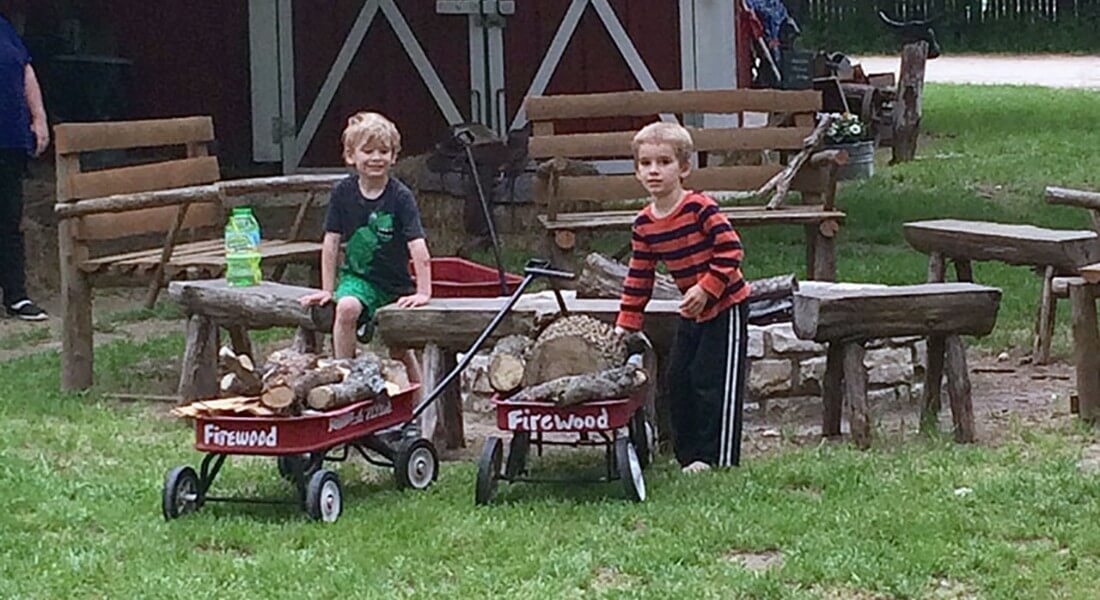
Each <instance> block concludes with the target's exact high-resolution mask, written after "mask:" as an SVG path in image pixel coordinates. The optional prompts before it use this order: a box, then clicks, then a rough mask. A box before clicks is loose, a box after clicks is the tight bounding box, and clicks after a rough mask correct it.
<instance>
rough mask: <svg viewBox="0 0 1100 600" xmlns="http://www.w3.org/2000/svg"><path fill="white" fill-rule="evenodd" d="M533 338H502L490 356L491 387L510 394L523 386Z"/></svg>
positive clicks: (521, 336)
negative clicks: (525, 367) (528, 352)
mask: <svg viewBox="0 0 1100 600" xmlns="http://www.w3.org/2000/svg"><path fill="white" fill-rule="evenodd" d="M531 344H532V340H531V338H529V337H527V336H525V335H510V336H507V337H504V338H501V340H500V341H499V342H497V343H496V346H494V347H493V351H492V353H491V354H490V355H489V368H488V372H489V373H488V374H489V385H490V386H491V387H492V388H493V389H494V390H496V391H498V392H500V393H502V394H510V393H512V392H514V391H515V390H516V389H518V388H519V387H520V386H521V385H523V368H524V366H526V364H527V350H528V348H530V347H531Z"/></svg>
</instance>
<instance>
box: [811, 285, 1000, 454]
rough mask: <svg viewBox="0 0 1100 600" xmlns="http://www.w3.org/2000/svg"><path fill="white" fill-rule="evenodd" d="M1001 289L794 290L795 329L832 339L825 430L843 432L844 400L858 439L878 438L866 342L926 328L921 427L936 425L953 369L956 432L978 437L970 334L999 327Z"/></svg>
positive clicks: (863, 442) (963, 437) (960, 437)
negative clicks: (871, 404)
mask: <svg viewBox="0 0 1100 600" xmlns="http://www.w3.org/2000/svg"><path fill="white" fill-rule="evenodd" d="M1000 299H1001V291H1000V290H999V289H997V288H991V287H985V286H980V285H975V284H973V283H926V284H921V285H910V286H877V287H872V288H855V289H852V288H846V287H842V286H837V287H831V288H818V287H807V288H805V289H801V290H799V291H797V292H795V295H794V331H795V334H797V335H798V337H800V338H802V339H807V340H814V341H816V342H820V343H824V344H827V346H828V355H827V357H826V367H825V377H824V380H823V382H822V402H823V404H824V411H823V418H822V434H823V435H825V436H839V435H840V422H841V411H842V407H844V406H846V407H847V409H848V421H849V424H850V427H851V432H852V438H853V439H854V440H855V442H856V444H857V445H859V446H860V447H862V448H866V447H868V446H869V445H870V443H871V429H872V427H871V417H870V411H869V410H868V406H867V370H866V367H865V365H864V363H863V356H864V344H865V342H866V341H867V340H870V339H875V338H888V337H905V336H925V337H927V338H928V365H927V367H926V369H925V380H924V397H923V401H922V407H921V429H922V430H925V431H926V430H929V429H931V428H934V427H935V426H936V422H937V418H938V414H939V410H940V386H941V384H942V380H943V375H944V372H945V370H946V375H947V387H948V394H949V395H950V397H951V413H952V418H953V421H954V424H955V440H956V441H958V442H963V443H966V442H973V441H974V409H973V406H972V405H971V398H970V376H969V374H968V372H967V367H966V348H965V347H964V345H963V342H962V338H961V337H960V336H962V335H977V336H981V335H986V334H988V333H989V332H990V331H992V330H993V325H994V324H995V323H996V320H997V309H998V307H999V306H1000Z"/></svg>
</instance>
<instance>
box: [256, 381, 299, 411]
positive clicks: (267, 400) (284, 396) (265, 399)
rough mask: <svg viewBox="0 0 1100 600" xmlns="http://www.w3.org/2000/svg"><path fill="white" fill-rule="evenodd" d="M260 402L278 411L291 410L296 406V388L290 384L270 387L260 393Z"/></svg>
mask: <svg viewBox="0 0 1100 600" xmlns="http://www.w3.org/2000/svg"><path fill="white" fill-rule="evenodd" d="M260 402H262V403H263V405H264V406H266V407H268V408H270V409H271V410H274V411H276V412H280V413H286V412H291V411H292V410H293V408H294V390H293V389H291V387H290V386H288V385H277V386H274V387H269V388H267V389H266V390H264V392H263V394H261V395H260Z"/></svg>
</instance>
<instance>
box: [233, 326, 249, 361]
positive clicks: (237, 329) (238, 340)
mask: <svg viewBox="0 0 1100 600" xmlns="http://www.w3.org/2000/svg"><path fill="white" fill-rule="evenodd" d="M226 330H228V331H229V342H230V344H232V347H233V352H234V353H236V354H237V355H238V356H240V355H241V354H245V355H247V356H248V358H251V359H253V360H255V358H256V355H255V354H254V353H253V352H252V339H251V338H250V337H249V336H248V330H247V329H245V328H244V327H242V326H240V325H233V326H230V327H226Z"/></svg>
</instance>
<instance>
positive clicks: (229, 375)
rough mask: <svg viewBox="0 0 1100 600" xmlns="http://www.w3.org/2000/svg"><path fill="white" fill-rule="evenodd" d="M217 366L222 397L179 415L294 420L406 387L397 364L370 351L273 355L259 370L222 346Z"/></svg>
mask: <svg viewBox="0 0 1100 600" xmlns="http://www.w3.org/2000/svg"><path fill="white" fill-rule="evenodd" d="M218 366H219V371H220V373H221V378H220V388H221V396H222V398H220V399H218V400H213V401H211V400H207V401H200V402H196V403H193V404H192V405H190V406H187V407H180V408H179V409H177V413H178V414H180V415H181V416H190V417H193V416H195V415H196V414H210V413H226V412H232V413H236V414H252V415H257V416H275V415H296V414H300V413H301V412H302V411H304V410H310V409H312V410H320V411H326V410H333V409H336V408H339V407H341V406H347V405H348V404H352V403H354V402H359V401H362V400H369V399H374V398H378V397H379V396H382V395H383V394H390V395H392V394H396V393H397V392H398V391H399V390H401V389H404V388H405V387H407V386H408V380H407V377H406V375H405V373H404V366H403V365H402V364H401V363H400V362H399V361H392V360H383V359H379V358H378V357H377V356H375V355H374V354H371V353H369V352H367V353H363V354H362V355H360V356H358V357H356V358H354V359H339V360H337V359H326V358H321V357H319V356H318V355H317V354H314V353H311V352H304V351H302V350H300V349H297V348H286V349H283V350H277V351H275V352H273V353H271V355H270V356H268V358H267V360H266V361H265V362H264V364H263V365H262V366H259V367H257V366H256V364H255V363H254V362H253V361H252V359H251V358H250V357H249V356H247V355H245V354H236V353H235V352H233V350H232V349H230V348H229V347H224V348H222V349H221V350H220V351H219V353H218Z"/></svg>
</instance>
